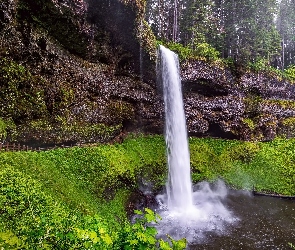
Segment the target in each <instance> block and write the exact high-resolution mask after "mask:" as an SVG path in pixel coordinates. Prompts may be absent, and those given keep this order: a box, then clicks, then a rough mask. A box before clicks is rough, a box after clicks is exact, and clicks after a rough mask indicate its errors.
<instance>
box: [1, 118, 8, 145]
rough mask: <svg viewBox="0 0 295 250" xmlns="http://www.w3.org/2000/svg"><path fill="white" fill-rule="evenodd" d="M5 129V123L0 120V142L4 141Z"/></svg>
mask: <svg viewBox="0 0 295 250" xmlns="http://www.w3.org/2000/svg"><path fill="white" fill-rule="evenodd" d="M6 128H7V124H6V122H5V121H4V120H3V119H2V118H0V140H1V141H3V140H5V138H6V136H7V131H6Z"/></svg>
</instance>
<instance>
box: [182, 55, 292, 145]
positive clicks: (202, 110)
mask: <svg viewBox="0 0 295 250" xmlns="http://www.w3.org/2000/svg"><path fill="white" fill-rule="evenodd" d="M182 81H183V86H184V92H185V94H184V98H185V108H186V113H187V120H188V129H189V132H190V133H191V134H195V135H203V134H205V135H210V136H217V137H225V138H237V139H243V140H272V139H274V138H275V136H277V135H279V136H286V137H293V136H294V132H295V123H294V122H295V101H294V100H295V86H294V85H292V84H290V83H289V82H287V81H284V80H282V79H278V77H275V76H270V75H268V73H266V72H264V73H263V72H261V73H253V72H244V73H243V74H239V75H237V74H233V73H232V71H231V70H229V69H222V68H220V67H217V66H212V65H208V64H206V63H204V62H200V61H199V62H190V63H187V64H184V65H183V67H182Z"/></svg>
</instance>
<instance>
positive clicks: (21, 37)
mask: <svg viewBox="0 0 295 250" xmlns="http://www.w3.org/2000/svg"><path fill="white" fill-rule="evenodd" d="M141 8H142V6H140V5H139V4H134V3H133V1H132V3H128V2H123V1H122V2H121V1H83V0H71V1H66V0H65V1H56V0H46V1H44V0H42V1H41V0H40V1H35V0H34V1H33V0H29V1H28V0H19V1H12V0H4V1H2V2H1V6H0V29H1V34H2V36H1V38H0V55H1V59H0V71H1V76H0V84H1V85H0V87H1V96H0V104H1V105H0V117H1V124H3V126H2V130H1V132H0V134H1V137H2V139H6V140H10V141H21V142H28V141H36V142H38V143H40V142H41V143H61V142H68V141H82V142H83V141H107V140H110V139H112V138H113V137H115V136H116V135H118V134H120V133H121V132H122V131H126V130H127V131H129V130H137V128H141V129H142V131H145V130H147V131H149V130H153V127H154V125H153V123H155V122H156V123H158V121H154V120H153V116H154V114H153V113H158V114H159V113H160V112H159V111H154V110H157V107H154V103H156V102H157V97H156V95H155V91H154V89H153V88H152V87H151V86H150V85H149V84H147V83H144V82H143V81H141V78H142V79H145V82H149V81H150V79H149V77H148V73H145V72H147V71H143V70H142V69H141V68H140V65H141V64H140V63H139V58H140V53H139V52H140V46H139V44H140V42H141V43H142V44H144V45H145V48H146V49H145V50H142V51H141V57H142V59H143V62H144V63H145V62H150V58H152V57H153V56H154V55H153V54H152V52H153V50H151V46H152V40H153V39H154V38H153V36H152V35H151V34H149V32H148V31H146V32H145V33H146V34H149V36H150V37H143V36H142V37H141V36H140V34H139V33H138V30H137V27H138V22H139V20H140V18H141V15H142V11H143V10H142V9H141ZM145 28H146V27H145ZM142 30H144V28H143V29H142ZM149 65H152V64H151V63H149ZM142 67H143V65H142ZM140 74H141V75H142V77H140ZM157 118H158V117H157Z"/></svg>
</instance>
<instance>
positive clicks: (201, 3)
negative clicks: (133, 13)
mask: <svg viewBox="0 0 295 250" xmlns="http://www.w3.org/2000/svg"><path fill="white" fill-rule="evenodd" d="M294 6H295V2H294V0H266V1H264V0H239V1H234V0H227V1H226V0H169V1H163V0H148V1H147V6H146V8H147V9H146V18H147V21H148V23H149V24H150V25H151V27H152V29H153V31H154V33H155V34H156V36H157V39H159V40H161V41H163V42H166V43H167V42H174V43H179V44H181V45H183V46H185V47H188V48H190V49H192V50H202V48H206V49H207V50H211V51H210V52H209V53H210V54H214V53H215V55H218V56H220V57H221V58H224V59H227V60H229V61H234V62H235V63H237V64H251V63H252V64H253V63H260V64H264V65H267V66H269V65H271V66H273V67H274V68H275V69H281V70H285V69H290V68H292V67H294V64H295V27H294V22H295V7H294ZM203 53H204V52H203Z"/></svg>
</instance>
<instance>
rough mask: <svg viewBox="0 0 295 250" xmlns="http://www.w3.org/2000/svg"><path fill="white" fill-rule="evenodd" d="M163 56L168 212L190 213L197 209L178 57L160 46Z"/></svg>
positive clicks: (161, 57) (160, 69)
mask: <svg viewBox="0 0 295 250" xmlns="http://www.w3.org/2000/svg"><path fill="white" fill-rule="evenodd" d="M159 57H160V58H159V59H160V60H159V65H158V71H159V73H160V75H161V81H162V84H163V94H164V103H165V140H166V147H167V161H168V167H169V174H168V182H167V185H166V188H167V196H168V209H169V210H178V211H186V210H189V209H190V208H191V207H192V206H193V194H192V182H191V175H190V155H189V148H188V139H187V130H186V122H185V114H184V108H183V100H182V91H181V80H180V74H179V62H178V56H177V55H176V54H175V53H173V52H172V51H170V50H169V49H167V48H165V47H163V46H160V47H159Z"/></svg>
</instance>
